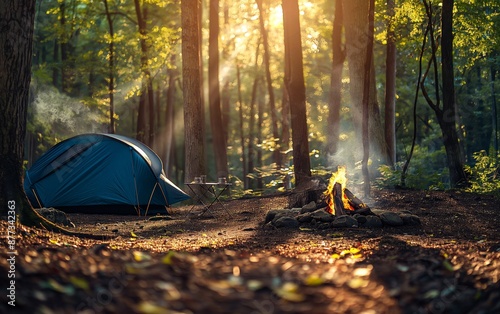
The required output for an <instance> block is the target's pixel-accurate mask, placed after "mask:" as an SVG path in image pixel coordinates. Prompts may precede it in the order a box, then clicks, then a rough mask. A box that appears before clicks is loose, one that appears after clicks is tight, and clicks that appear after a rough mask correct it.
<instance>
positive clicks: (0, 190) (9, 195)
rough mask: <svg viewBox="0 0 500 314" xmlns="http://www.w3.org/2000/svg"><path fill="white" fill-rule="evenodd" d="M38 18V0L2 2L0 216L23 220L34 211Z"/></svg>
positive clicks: (0, 23)
mask: <svg viewBox="0 0 500 314" xmlns="http://www.w3.org/2000/svg"><path fill="white" fill-rule="evenodd" d="M34 17H35V1H8V0H1V1H0V29H2V31H1V32H0V47H2V49H1V50H0V121H2V124H1V125H0V138H1V140H0V160H1V161H2V162H1V163H0V184H1V185H0V204H1V209H0V213H1V214H2V216H3V215H6V214H7V209H8V208H9V210H12V209H14V210H15V211H16V214H21V215H22V217H21V219H23V218H24V216H25V215H24V214H25V213H26V212H28V211H29V210H31V208H30V206H29V204H28V201H27V198H26V195H25V194H24V189H23V184H22V176H23V155H24V138H25V135H26V117H27V106H28V99H29V89H30V80H31V57H32V49H33V28H34ZM10 216H11V215H10V214H9V218H10ZM12 216H13V218H14V219H15V215H12Z"/></svg>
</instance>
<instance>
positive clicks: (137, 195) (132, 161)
mask: <svg viewBox="0 0 500 314" xmlns="http://www.w3.org/2000/svg"><path fill="white" fill-rule="evenodd" d="M128 149H129V151H130V163H131V164H132V175H133V176H134V188H135V199H136V201H137V207H136V209H135V211H136V212H137V215H138V216H140V215H141V204H140V203H139V193H138V192H137V180H136V178H135V168H134V156H133V154H132V148H131V147H129V148H128Z"/></svg>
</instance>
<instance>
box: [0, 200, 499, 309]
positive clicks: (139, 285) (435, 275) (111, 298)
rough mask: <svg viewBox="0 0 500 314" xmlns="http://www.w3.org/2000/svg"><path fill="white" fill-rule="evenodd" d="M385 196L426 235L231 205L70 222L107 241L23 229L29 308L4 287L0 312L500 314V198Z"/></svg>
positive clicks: (21, 272) (21, 260) (1, 262)
mask: <svg viewBox="0 0 500 314" xmlns="http://www.w3.org/2000/svg"><path fill="white" fill-rule="evenodd" d="M373 194H374V195H373V199H371V200H369V202H368V203H369V204H370V205H371V207H372V208H376V209H384V210H390V211H400V210H408V211H410V212H412V213H413V214H415V215H417V216H419V217H420V220H421V222H422V224H421V226H404V227H384V228H379V229H362V228H357V229H327V230H311V229H306V228H302V229H293V230H291V229H279V230H273V229H269V228H263V227H262V224H263V221H264V218H265V215H266V213H267V211H268V210H270V209H277V208H285V207H286V206H287V202H288V199H287V197H284V196H274V197H262V198H254V199H241V200H232V201H228V202H226V203H225V205H226V208H227V209H228V210H229V211H230V212H231V214H232V218H230V219H228V218H224V217H218V218H210V219H209V218H194V219H193V218H187V217H188V216H187V215H186V213H187V211H188V210H189V208H190V207H188V206H186V207H175V208H173V209H172V213H171V217H172V220H148V218H149V217H136V216H117V215H82V214H70V215H68V216H69V218H70V219H71V221H72V222H73V223H74V224H75V225H76V228H72V230H75V231H78V232H86V233H91V234H94V235H95V234H106V235H113V236H114V237H113V238H110V239H102V240H93V239H84V238H79V237H74V236H63V235H60V234H55V233H50V232H47V231H44V230H40V229H32V228H27V227H24V226H17V228H16V234H17V236H16V243H15V249H16V250H17V255H16V256H15V263H14V268H15V283H14V285H13V286H14V291H15V307H12V306H11V305H9V304H8V302H9V301H10V299H9V298H7V296H8V295H9V294H12V292H11V291H12V290H13V289H10V290H9V286H8V287H7V290H5V286H4V285H3V284H2V292H1V295H0V302H1V303H0V312H1V313H7V312H8V313H151V314H153V313H154V314H160V313H256V314H257V313H262V314H273V313H357V314H361V313H363V314H375V313H500V232H499V230H500V205H499V204H500V200H499V199H498V198H494V197H492V196H484V195H475V194H469V193H463V192H458V191H450V192H437V191H433V192H429V191H411V190H377V191H374V192H373ZM365 201H366V200H365ZM0 223H1V226H0V230H3V231H2V234H1V240H2V241H1V242H2V244H1V247H0V255H1V259H0V273H1V274H0V276H2V277H7V276H8V273H9V267H10V269H12V266H11V265H9V260H8V259H9V258H10V257H11V255H10V254H9V253H8V252H9V249H8V245H7V234H6V233H7V232H6V231H5V230H7V222H6V221H1V222H0ZM4 279H5V278H2V280H1V281H2V282H5V280H4ZM9 280H11V279H9ZM8 284H10V283H8ZM11 288H12V285H11Z"/></svg>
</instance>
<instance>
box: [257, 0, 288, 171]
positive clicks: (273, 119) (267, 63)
mask: <svg viewBox="0 0 500 314" xmlns="http://www.w3.org/2000/svg"><path fill="white" fill-rule="evenodd" d="M256 2H257V6H258V8H259V24H260V32H261V35H262V41H263V47H264V65H265V71H266V82H267V92H268V94H269V107H270V109H271V125H272V131H273V137H274V140H276V141H279V130H278V114H277V110H276V102H275V97H274V89H273V81H272V78H271V65H270V55H269V40H268V37H267V30H266V27H265V26H264V9H263V7H262V0H256ZM273 156H274V162H275V163H276V167H277V168H278V169H280V168H281V163H282V162H281V152H280V147H279V145H278V147H276V149H275V150H274V153H273Z"/></svg>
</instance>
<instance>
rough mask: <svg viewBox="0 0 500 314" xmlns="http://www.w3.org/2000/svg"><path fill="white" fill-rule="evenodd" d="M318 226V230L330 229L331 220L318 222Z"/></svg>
mask: <svg viewBox="0 0 500 314" xmlns="http://www.w3.org/2000/svg"><path fill="white" fill-rule="evenodd" d="M316 228H318V230H325V229H330V228H331V224H330V223H329V222H323V223H320V224H318V225H317V226H316Z"/></svg>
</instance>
